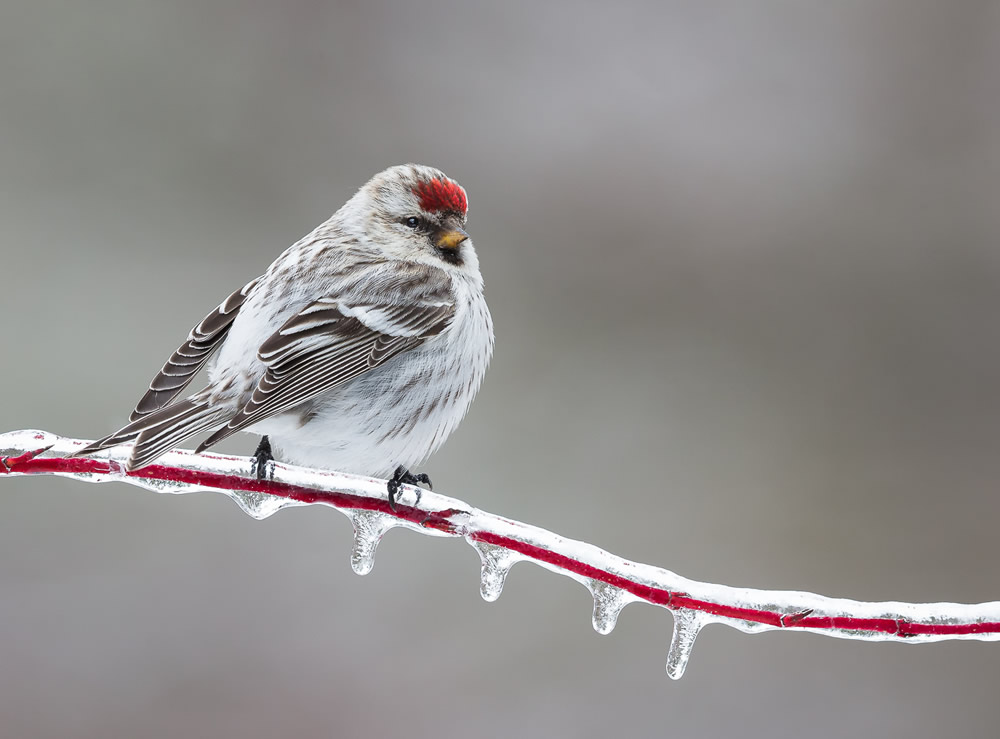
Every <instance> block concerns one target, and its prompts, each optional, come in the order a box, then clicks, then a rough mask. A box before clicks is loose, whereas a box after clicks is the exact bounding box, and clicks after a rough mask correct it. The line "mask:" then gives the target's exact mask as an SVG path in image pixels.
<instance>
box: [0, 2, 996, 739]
mask: <svg viewBox="0 0 1000 739" xmlns="http://www.w3.org/2000/svg"><path fill="white" fill-rule="evenodd" d="M0 13H2V22H0V255H2V260H0V275H2V286H0V316H2V323H3V339H2V341H0V357H2V364H0V385H2V388H3V391H2V402H0V420H2V423H0V427H2V428H3V429H4V430H8V429H16V428H44V429H46V430H49V431H52V432H56V433H60V434H64V435H69V436H76V437H83V438H93V437H96V436H99V435H102V434H104V433H106V432H108V431H110V430H112V429H113V428H115V427H117V425H118V424H120V423H121V422H122V421H123V420H124V419H125V417H126V415H127V413H128V412H129V410H130V409H131V407H132V404H133V403H134V401H135V400H136V399H137V398H138V396H139V395H140V394H141V392H142V390H143V389H144V388H145V385H146V383H147V382H148V380H149V378H150V376H151V375H152V373H153V372H154V371H155V370H156V369H157V368H158V367H159V366H160V364H161V362H162V361H163V359H164V358H165V357H166V356H167V354H168V353H169V352H170V351H172V350H173V348H174V347H175V345H176V344H178V343H179V342H180V340H181V339H183V337H184V336H185V334H186V332H187V330H188V329H189V327H190V326H191V325H192V324H193V323H194V322H196V321H197V320H198V319H199V318H200V317H201V316H202V315H203V314H204V313H205V312H207V310H209V309H210V308H212V307H213V306H214V305H216V303H217V301H218V300H219V299H220V298H221V297H222V296H225V295H227V294H228V293H229V292H230V291H231V290H232V289H234V288H235V287H237V286H239V285H242V284H243V283H244V282H245V281H246V280H247V279H249V278H251V277H253V276H255V275H257V274H259V273H260V272H261V271H262V270H263V269H264V268H265V267H266V266H267V264H268V263H269V262H270V261H271V259H273V258H274V256H276V255H277V254H278V253H279V252H280V251H281V250H282V249H284V248H285V247H286V246H287V245H289V244H290V243H292V242H293V241H295V240H296V239H297V238H298V237H299V236H301V235H302V234H303V233H305V232H306V231H308V230H309V229H311V228H312V227H313V226H314V225H316V224H317V223H319V222H320V221H322V220H324V219H325V218H326V217H327V216H328V215H329V214H330V213H331V212H332V211H333V210H335V209H336V208H337V207H339V206H340V204H341V203H342V202H343V201H344V200H345V199H346V198H347V197H349V196H350V195H351V194H352V193H353V191H354V190H355V189H356V188H357V187H359V186H360V185H361V184H362V183H363V182H364V181H365V180H366V179H367V178H368V177H369V176H371V175H372V174H373V173H374V172H376V171H378V170H380V169H382V168H384V167H386V166H388V165H390V164H395V163H400V162H405V161H417V162H423V163H427V164H433V165H436V166H438V167H441V168H443V169H444V170H445V171H446V172H448V173H449V174H451V175H452V176H454V177H455V178H457V179H458V180H459V181H461V182H462V183H463V184H464V185H465V187H466V188H467V189H468V192H469V196H470V202H471V210H470V213H471V216H470V230H471V231H472V233H473V236H474V239H475V242H476V244H477V247H478V250H479V253H480V257H481V260H482V264H483V270H484V272H485V275H486V280H487V288H488V297H489V300H490V304H491V306H492V308H493V313H494V317H495V320H496V326H497V351H496V358H495V361H494V364H493V368H492V369H491V372H490V374H489V375H488V376H487V381H486V383H485V386H484V388H483V390H482V393H481V395H480V398H479V400H478V401H477V402H476V404H475V405H474V406H473V409H472V412H471V414H470V416H469V418H468V419H467V421H466V422H465V424H464V426H463V427H462V428H461V429H460V431H459V433H457V434H456V435H455V436H454V437H453V439H452V440H451V441H449V443H448V444H447V445H446V447H445V448H444V450H443V451H441V452H440V453H439V454H438V455H436V456H435V457H434V458H433V459H432V460H431V461H430V462H429V463H428V464H427V465H426V470H427V471H428V472H429V473H430V474H431V476H432V477H433V479H434V481H435V483H436V487H437V489H438V490H439V491H441V492H444V493H446V494H452V495H456V496H458V497H463V498H465V499H467V500H469V501H470V502H472V503H474V504H476V505H478V506H480V507H483V508H485V509H487V510H491V511H494V512H497V513H500V514H504V515H508V516H512V517H515V518H520V519H524V520H527V521H530V522H532V523H535V524H538V525H541V526H545V527H547V528H551V529H554V530H556V531H558V532H560V533H562V534H564V535H566V536H571V537H574V538H581V539H585V540H587V541H590V542H592V543H595V544H598V545H600V546H602V547H605V548H607V549H609V550H611V551H614V552H616V553H619V554H621V555H623V556H626V557H629V558H632V559H637V560H640V561H644V562H649V563H654V564H658V565H661V566H666V567H669V568H671V569H674V570H676V571H678V572H680V573H682V574H685V575H687V576H690V577H694V578H698V579H707V580H712V581H717V582H724V583H728V584H735V585H747V586H755V587H773V588H795V589H807V590H813V591H818V592H822V593H824V594H828V595H836V596H845V597H852V598H859V599H901V600H915V601H930V600H956V601H983V600H990V599H993V598H997V597H998V596H1000V574H998V569H997V567H996V557H997V534H996V531H997V522H998V520H1000V497H998V495H997V481H998V478H1000V443H998V440H1000V402H998V398H1000V395H998V392H997V386H998V382H1000V342H998V329H997V316H998V315H1000V248H998V237H1000V207H998V200H997V196H998V192H1000V85H998V79H1000V75H998V69H1000V4H997V3H990V2H972V1H970V2H962V1H958V2H949V3H938V2H932V1H930V0H927V1H923V0H900V1H899V2H889V1H886V2H874V3H873V2H862V1H859V2H840V3H824V2H801V1H798V2H750V3H748V2H739V1H737V0H733V1H732V2H700V1H699V2H694V1H692V2H662V1H657V2H649V3H642V2H623V3H607V2H568V1H566V2H555V3H536V2H519V1H516V0H515V1H514V2H506V3H489V4H479V5H474V4H466V3H446V2H427V3H405V2H398V3H391V2H380V1H375V2H364V3H362V2H356V3H343V4H340V3H319V2H306V1H299V0H291V1H286V2H282V3H272V2H236V1H235V0H231V1H230V0H226V1H221V2H220V1H215V2H194V1H193V0H192V1H185V2H167V1H165V0H158V1H155V2H154V1H150V0H127V1H126V0H118V1H108V0H101V1H100V2H88V3H74V2H55V1H53V0H6V1H5V2H3V4H2V6H0ZM254 443H255V442H254V440H253V439H252V438H251V437H243V438H241V439H239V440H236V441H234V442H233V443H231V444H229V445H228V446H227V447H225V448H227V449H229V450H232V451H240V452H242V453H248V452H249V451H251V450H252V448H253V445H254ZM2 486H3V490H2V494H3V497H2V500H3V504H2V513H0V733H2V735H3V736H5V737H19V738H20V737H23V738H25V739H27V738H29V737H52V736H60V737H87V738H89V737H93V738H95V739H96V738H98V737H100V738H105V737H132V736H143V737H176V736H240V737H243V738H244V739H251V738H252V737H273V736H296V737H329V736H335V737H340V736H343V737H352V736H362V735H368V736H406V737H409V738H411V739H416V738H417V737H429V736H434V737H445V736H465V735H468V734H475V735H479V736H487V737H492V736H496V737H506V736H510V735H512V734H517V735H519V736H577V737H583V736H594V737H597V736H607V735H609V734H616V735H624V736H705V737H717V736H723V735H739V736H743V737H751V736H753V737H757V736H760V737H771V736H790V735H798V734H801V733H808V734H809V735H810V736H812V737H833V736H885V737H895V736H906V737H913V736H951V737H954V736H970V737H981V736H992V735H995V733H996V726H997V724H998V723H1000V703H998V701H997V700H996V677H997V675H998V674H1000V646H997V645H992V644H981V643H975V642H968V643H944V644H936V645H928V646H918V647H912V646H903V645H896V644H890V645H881V644H863V643H854V642H844V641H839V640H833V639H826V638H821V637H818V636H808V635H799V636H788V635H783V634H765V635H760V636H745V635H741V634H739V633H737V632H735V631H731V630H728V629H725V628H723V627H719V626H716V627H711V628H709V629H708V630H706V631H705V632H704V633H703V634H702V636H701V638H700V639H699V643H698V645H697V646H696V648H695V652H694V656H693V659H692V662H691V665H690V666H689V669H688V673H687V675H686V676H685V678H684V679H683V680H682V681H681V682H679V683H674V682H672V681H670V680H668V679H667V678H666V676H665V675H664V667H663V665H664V659H665V655H666V648H667V644H668V641H669V638H670V617H669V615H668V614H667V613H666V612H664V611H661V610H658V609H654V608H650V607H644V606H639V605H633V606H630V607H629V608H627V609H626V610H625V612H624V613H623V615H622V617H621V619H620V620H619V624H618V628H617V630H616V631H615V632H614V633H613V634H612V635H611V636H608V637H600V636H597V635H596V634H595V633H594V632H593V631H592V629H591V626H590V608H591V603H590V596H589V594H588V593H587V592H586V591H585V590H584V589H583V588H581V587H580V586H579V585H577V584H575V583H573V582H571V581H568V580H564V579H561V578H558V577H555V576H553V575H551V574H549V573H547V572H544V571H543V570H541V569H538V568H534V567H532V566H530V565H518V566H517V567H515V569H514V570H513V572H512V574H511V577H510V578H509V580H508V583H507V588H506V590H505V592H504V595H503V597H502V598H501V599H500V601H499V602H497V603H495V604H489V605H488V604H485V603H484V602H483V601H482V600H481V599H480V596H479V594H478V558H477V556H476V554H475V552H474V551H473V550H472V549H470V548H469V547H467V546H465V545H464V544H462V543H461V542H458V541H444V540H436V539H429V538H426V537H419V536H414V535H412V534H410V533H408V532H399V531H395V532H391V533H390V534H389V535H388V536H387V538H386V539H385V540H384V541H383V543H382V546H381V548H380V550H379V557H378V560H377V563H376V567H375V570H374V572H373V573H372V574H371V575H370V576H368V577H366V578H364V579H361V578H358V577H356V576H355V575H354V574H353V573H352V572H351V570H350V567H349V563H348V553H349V548H350V526H349V523H348V521H347V519H345V518H344V517H343V516H341V515H339V514H337V513H335V512H330V511H326V510H320V509H309V508H306V509H296V510H290V511H285V512H282V513H281V514H279V515H277V516H275V517H274V518H272V519H270V520H268V521H266V522H264V523H256V522H254V521H252V520H251V519H249V518H247V517H246V516H244V515H243V514H241V513H240V512H239V511H238V509H237V508H236V507H235V506H234V505H233V504H232V503H231V502H229V501H227V500H225V499H224V498H222V497H221V496H212V495H197V496H184V497H179V498H174V497H169V496H157V495H153V494H149V493H144V492H141V491H137V490H135V489H132V488H129V487H126V486H122V485H105V486H101V487H90V486H84V485H81V484H79V483H73V482H70V481H65V480H56V479H20V480H11V481H6V482H3V483H2Z"/></svg>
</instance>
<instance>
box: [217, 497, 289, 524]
mask: <svg viewBox="0 0 1000 739" xmlns="http://www.w3.org/2000/svg"><path fill="white" fill-rule="evenodd" d="M229 497H231V498H232V499H233V500H235V501H236V505H238V506H239V507H240V508H242V509H243V512H244V513H246V514H247V515H248V516H251V517H253V518H256V519H257V520H258V521H261V520H263V519H265V518H267V517H268V516H271V515H273V514H275V513H277V512H278V511H280V510H281V509H282V508H287V507H288V506H290V505H293V504H294V503H295V501H294V500H291V499H290V498H283V497H281V496H280V495H271V494H270V493H259V492H253V491H250V490H232V491H229Z"/></svg>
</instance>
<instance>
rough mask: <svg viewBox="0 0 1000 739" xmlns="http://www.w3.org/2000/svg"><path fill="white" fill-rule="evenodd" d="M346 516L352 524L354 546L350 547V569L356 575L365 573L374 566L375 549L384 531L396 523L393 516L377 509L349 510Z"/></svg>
mask: <svg viewBox="0 0 1000 739" xmlns="http://www.w3.org/2000/svg"><path fill="white" fill-rule="evenodd" d="M347 515H348V518H350V519H351V523H352V524H354V546H353V547H352V548H351V569H353V570H354V572H355V573H357V574H358V575H367V574H368V573H369V572H371V571H372V567H374V566H375V550H376V549H377V548H378V543H379V542H380V541H382V537H383V536H384V535H385V532H386V531H388V530H389V529H391V528H392V527H393V526H396V525H397V521H396V519H395V518H394V517H392V516H389V515H387V514H385V513H379V512H378V511H362V510H354V511H350V512H349V513H348V514H347Z"/></svg>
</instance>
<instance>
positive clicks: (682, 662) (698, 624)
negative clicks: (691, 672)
mask: <svg viewBox="0 0 1000 739" xmlns="http://www.w3.org/2000/svg"><path fill="white" fill-rule="evenodd" d="M670 613H671V614H672V615H673V617H674V635H673V638H672V639H671V640H670V651H669V652H668V653H667V675H669V676H670V678H671V679H673V680H680V679H681V677H683V675H684V668H686V667H687V663H688V660H689V659H690V658H691V650H692V649H694V640H695V639H697V638H698V632H700V631H701V630H702V628H703V627H704V626H705V624H707V623H708V619H707V618H706V617H705V615H704V614H703V613H701V612H700V611H691V610H688V609H686V608H681V609H679V610H676V611H671V612H670Z"/></svg>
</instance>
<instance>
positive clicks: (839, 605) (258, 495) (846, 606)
mask: <svg viewBox="0 0 1000 739" xmlns="http://www.w3.org/2000/svg"><path fill="white" fill-rule="evenodd" d="M87 443H88V442H86V441H80V440H77V439H64V438H61V437H58V436H55V435H53V434H49V433H46V432H44V431H12V432H10V433H6V434H0V475H6V476H9V477H14V476H19V475H45V474H51V475H61V476H64V477H72V478H75V479H78V480H84V481H87V482H107V481H109V480H118V481H121V482H127V483H130V484H133V485H138V486H140V487H144V488H147V489H149V490H153V491H155V492H160V493H190V492H198V491H213V492H219V493H223V494H225V495H228V496H229V497H231V498H232V499H233V500H235V501H236V503H237V504H239V506H240V508H242V509H243V510H244V511H245V512H246V513H248V514H249V515H251V516H253V517H254V518H256V519H263V518H266V517H267V516H270V515H271V514H273V513H275V512H277V511H279V510H281V509H282V508H287V507H289V506H296V505H316V504H319V505H326V506H330V507H332V508H336V509H338V510H340V511H342V512H343V513H345V514H346V515H347V516H348V517H349V518H350V519H351V521H352V523H353V524H354V547H353V550H352V553H351V566H352V567H353V568H354V571H355V572H357V573H358V574H360V575H364V574H367V573H368V572H370V571H371V569H372V566H373V564H374V561H375V549H376V547H377V546H378V542H379V540H380V539H381V538H382V536H383V534H385V532H386V531H388V530H389V529H391V528H394V527H396V526H401V527H404V528H408V529H412V530H413V531H419V532H421V533H424V534H430V535H432V536H452V537H459V536H460V537H464V538H465V540H466V541H467V542H468V543H469V544H471V545H472V546H473V547H474V548H475V549H476V550H477V551H478V552H479V555H480V558H481V559H482V578H481V587H480V592H481V593H482V596H483V598H485V599H486V600H488V601H493V600H496V599H497V598H498V597H500V592H501V591H502V589H503V583H504V579H505V578H506V576H507V573H508V571H509V570H510V568H511V566H512V565H513V564H514V563H516V562H520V561H530V562H535V563H536V564H539V565H541V566H542V567H545V568H546V569H549V570H552V571H553V572H557V573H559V574H561V575H566V576H567V577H571V578H573V579H574V580H577V581H579V582H581V583H583V584H584V585H585V586H586V587H587V588H588V589H589V590H590V591H591V593H592V594H593V596H594V619H593V622H594V628H595V629H596V630H597V631H598V632H600V633H602V634H607V633H609V632H610V631H611V630H612V629H613V628H614V626H615V622H616V621H617V619H618V614H619V613H620V612H621V610H622V608H624V607H625V606H626V605H627V604H629V603H632V602H635V601H645V602H647V603H652V604H653V605H657V606H661V607H663V608H666V609H668V610H670V611H671V613H672V614H673V616H674V634H673V639H672V641H671V644H670V651H669V654H668V656H667V673H668V674H669V675H670V677H672V678H679V677H680V676H681V675H682V674H683V673H684V668H685V667H686V665H687V661H688V658H689V657H690V654H691V649H692V647H693V645H694V641H695V639H696V637H697V636H698V633H699V632H700V631H701V629H702V628H703V627H704V626H706V625H707V624H710V623H723V624H726V625H728V626H732V627H733V628H736V629H739V630H740V631H744V632H747V633H759V632H762V631H770V630H783V631H808V632H812V633H816V634H826V635H828V636H836V637H840V638H844V639H860V640H865V641H902V642H907V643H911V644H914V643H923V642H930V641H943V640H946V639H977V640H980V641H996V640H998V639H1000V602H997V601H993V602H990V603H981V604H976V605H965V604H958V603H927V604H918V603H898V602H881V603H863V602H858V601H852V600H846V599H841V598H827V597H825V596H821V595H815V594H813V593H804V592H795V591H769V590H751V589H748V588H734V587H728V586H725V585H714V584H711V583H702V582H697V581H695V580H688V579H687V578H684V577H681V576H680V575H676V574H674V573H673V572H670V571H669V570H664V569H661V568H659V567H652V566H650V565H644V564H639V563H636V562H629V561H628V560H625V559H622V558H621V557H617V556H615V555H613V554H610V553H608V552H605V551H603V550H601V549H598V548H597V547H595V546H592V545H591V544H587V543H584V542H579V541H573V540H572V539H565V538H563V537H561V536H559V535H558V534H554V533H552V532H550V531H546V530H544V529H540V528H537V527H535V526H529V525H528V524H523V523H519V522H517V521H512V520H510V519H506V518H501V517H500V516H495V515H493V514H491V513H486V512H484V511H480V510H477V509H476V508H473V507H472V506H470V505H468V504H466V503H464V502H462V501H460V500H456V499H454V498H447V497H445V496H443V495H438V494H436V493H432V492H429V491H423V494H422V496H420V498H419V500H418V496H417V490H416V489H415V488H411V487H404V488H403V494H402V499H401V502H400V504H399V505H398V506H397V509H396V510H393V509H392V508H390V506H389V502H388V498H387V495H386V483H385V481H384V480H375V479H371V478H365V477H357V476H355V475H346V474H342V473H338V472H327V471H321V470H312V469H305V468H301V467H290V466H285V465H281V464H277V465H275V468H274V476H273V479H268V480H257V479H255V478H252V477H248V476H247V475H249V470H250V463H251V460H250V459H249V458H246V457H227V456H220V455H215V454H194V453H192V452H188V451H183V450H175V451H172V452H170V453H168V454H166V455H164V456H163V457H161V458H160V460H159V463H158V464H153V465H150V466H148V467H144V468H142V469H139V470H135V471H133V472H126V471H125V467H124V462H125V459H126V458H127V455H128V452H129V447H127V446H126V447H119V448H115V449H110V450H107V451H105V452H101V453H100V454H98V455H95V456H94V457H80V458H67V457H66V455H68V454H71V453H72V452H73V451H75V450H77V449H79V448H80V447H81V446H83V445H84V444H87Z"/></svg>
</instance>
